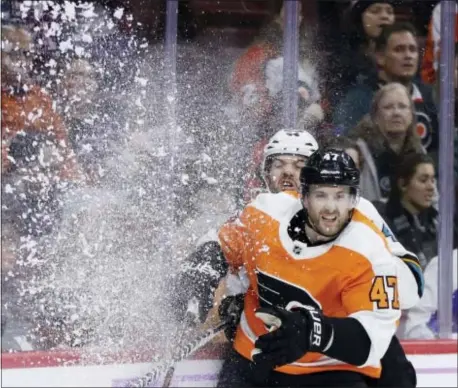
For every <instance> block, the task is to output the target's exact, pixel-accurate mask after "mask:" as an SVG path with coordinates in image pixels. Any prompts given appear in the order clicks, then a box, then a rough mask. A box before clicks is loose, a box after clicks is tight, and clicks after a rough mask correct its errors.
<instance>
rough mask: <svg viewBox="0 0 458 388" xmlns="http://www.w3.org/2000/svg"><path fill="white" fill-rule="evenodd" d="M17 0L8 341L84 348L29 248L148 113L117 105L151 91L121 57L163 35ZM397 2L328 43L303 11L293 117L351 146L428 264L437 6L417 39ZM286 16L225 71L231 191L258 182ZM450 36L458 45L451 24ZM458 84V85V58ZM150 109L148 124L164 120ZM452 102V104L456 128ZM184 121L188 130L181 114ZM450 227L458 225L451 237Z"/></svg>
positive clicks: (353, 18) (381, 203)
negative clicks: (237, 152) (236, 155)
mask: <svg viewBox="0 0 458 388" xmlns="http://www.w3.org/2000/svg"><path fill="white" fill-rule="evenodd" d="M20 3H21V2H15V1H2V36H1V40H2V78H1V82H2V91H1V93H2V96H1V109H2V112H1V126H2V217H1V220H2V221H1V222H2V245H1V246H2V295H3V296H2V303H3V306H2V307H3V308H2V351H8V350H30V349H32V348H38V349H50V348H55V347H73V346H82V345H84V340H81V338H84V336H81V335H79V336H77V337H75V336H74V335H73V334H74V333H72V330H73V329H72V325H71V323H72V320H73V318H72V316H70V317H69V316H65V317H63V316H62V314H61V313H60V312H59V311H49V309H47V308H46V307H43V305H42V304H41V302H40V299H39V298H40V297H42V296H40V295H39V293H38V294H37V293H35V292H33V290H32V291H31V290H30V287H31V286H30V285H31V284H33V282H32V281H31V279H34V278H36V277H40V276H45V274H44V273H43V272H47V271H52V268H51V267H52V266H49V268H48V267H46V266H45V267H43V266H40V263H41V262H42V261H43V258H42V257H40V254H39V253H36V252H35V251H34V249H35V246H36V245H37V244H39V243H38V242H39V241H40V242H42V241H46V238H47V236H49V235H51V234H52V233H53V232H55V231H56V230H59V225H60V220H61V216H62V212H63V207H64V203H65V200H66V198H67V197H66V196H67V195H68V193H69V192H71V190H72V189H73V188H74V187H80V186H84V187H87V186H91V187H97V186H98V185H100V184H101V182H103V181H104V180H106V179H107V176H106V174H107V171H108V170H109V169H110V163H112V162H113V157H114V155H116V152H117V151H116V150H118V148H122V147H124V146H125V141H126V140H125V139H126V133H129V131H133V127H135V126H141V125H144V122H143V121H141V117H130V116H129V117H127V116H126V115H123V114H121V112H123V111H125V110H126V109H133V108H132V106H135V109H140V110H141V109H143V107H142V101H136V100H132V101H126V99H127V97H126V94H125V91H126V90H128V89H130V88H132V85H133V84H135V83H140V84H142V78H141V77H139V73H138V71H137V70H138V69H136V68H135V66H134V67H132V66H128V65H127V66H120V63H122V62H120V61H119V59H120V57H121V58H129V57H130V56H138V55H140V56H141V55H143V54H142V53H143V51H145V50H146V47H148V48H149V47H151V46H154V45H155V44H157V42H156V41H155V40H154V39H153V38H151V37H150V38H149V39H148V34H147V33H146V32H145V31H144V25H145V24H144V23H143V24H142V23H141V21H140V19H141V17H140V16H139V15H141V12H139V10H138V9H132V10H129V9H128V8H125V9H123V8H117V7H113V6H111V7H110V4H107V5H103V4H104V3H103V2H102V3H100V6H97V7H96V8H94V6H91V7H88V8H86V9H84V8H81V9H80V10H79V12H80V13H82V14H83V16H84V14H85V13H86V15H85V16H84V17H83V18H82V19H81V15H79V16H78V15H76V16H75V15H73V14H72V12H73V11H71V9H75V8H74V7H73V8H71V7H70V8H69V6H67V7H64V6H62V7H61V8H60V9H59V11H55V9H53V7H51V6H50V7H49V8H48V7H46V6H43V5H42V6H41V8H40V7H38V8H37V7H30V8H27V9H26V8H24V6H21V4H20ZM30 3H33V2H30ZM42 3H47V2H42ZM396 6H397V2H396V1H376V0H374V1H356V2H355V1H354V2H351V3H350V2H348V4H347V8H348V9H347V13H348V15H347V17H348V18H350V20H349V23H348V26H349V28H348V29H347V30H346V31H342V32H341V34H340V35H339V36H340V39H339V42H338V43H336V42H332V41H323V39H322V37H320V34H319V33H318V31H317V29H316V28H315V27H314V26H310V25H308V24H307V23H305V22H304V21H302V18H301V21H302V23H301V26H300V31H301V33H300V44H299V59H300V63H299V66H298V67H299V73H298V94H297V98H298V122H297V124H296V127H297V128H299V129H305V130H307V131H309V132H311V133H312V134H313V135H314V136H315V137H316V138H317V140H318V142H319V143H320V146H324V145H330V144H332V145H335V146H338V147H341V148H344V149H345V150H346V151H347V152H348V153H349V154H350V155H351V156H352V157H353V158H354V159H355V162H356V163H357V165H358V166H359V168H360V170H361V178H362V179H361V195H362V196H363V197H365V198H367V199H369V200H371V201H372V202H373V203H374V204H375V205H376V207H377V209H378V210H379V212H380V213H381V215H382V216H383V217H384V218H385V220H386V222H387V223H388V224H389V226H390V228H391V229H392V231H393V232H394V234H395V236H396V238H397V239H398V240H399V241H400V242H401V243H402V244H403V245H404V246H405V247H406V248H407V249H408V250H410V251H412V252H414V253H415V254H417V255H418V257H419V260H420V263H421V264H422V266H423V268H424V269H425V268H427V267H428V264H429V263H430V261H431V260H432V259H433V258H435V257H436V256H437V254H438V245H437V231H438V210H437V209H438V208H437V199H438V187H437V182H438V181H437V177H438V174H439V173H440V171H438V168H437V166H438V164H437V161H438V143H439V142H438V136H439V128H438V112H439V111H440V108H441V107H440V101H439V99H438V96H439V79H440V74H439V68H438V58H439V55H440V52H439V50H438V45H439V42H440V38H441V37H440V23H439V22H440V10H439V6H436V7H435V8H434V9H431V20H430V24H429V26H428V36H427V37H426V44H425V45H423V44H422V43H421V42H423V40H424V39H423V40H422V39H419V38H420V37H419V36H418V34H417V32H416V29H415V28H414V27H413V26H412V25H411V24H409V23H408V22H405V21H403V22H399V21H397V20H396ZM303 7H306V2H305V3H303ZM457 7H458V6H457ZM150 11H151V10H150ZM153 11H154V10H153ZM129 12H132V14H131V13H129ZM186 12H187V11H186V9H185V10H184V11H183V10H182V12H181V16H182V20H184V22H183V21H182V22H180V24H179V27H180V34H181V35H183V36H182V38H183V39H184V43H183V44H184V45H190V44H192V40H193V39H195V31H194V30H193V29H192V23H190V22H189V19H187V18H186ZM306 12H307V10H306V9H305V10H304V9H301V14H304V13H306ZM183 13H184V14H185V16H183ZM89 14H91V15H93V16H87V15H89ZM62 15H66V17H63V16H62ZM132 15H133V16H132ZM457 15H458V8H457ZM181 16H180V17H181ZM188 16H189V15H188ZM283 16H284V15H283V13H282V8H281V2H279V5H278V6H277V7H276V8H275V9H274V10H273V17H272V18H271V20H269V22H268V23H266V24H265V25H264V26H263V27H262V29H261V30H260V31H259V34H258V36H257V37H256V38H255V39H254V40H253V42H250V43H249V45H247V47H246V49H244V50H243V51H242V52H241V53H240V55H239V56H238V57H235V58H233V60H232V62H231V63H230V68H231V72H230V74H229V75H228V77H227V79H220V82H219V83H220V84H221V85H222V87H223V88H225V89H226V93H227V95H228V96H230V98H229V99H228V100H227V107H228V109H227V111H226V112H225V114H226V116H225V117H226V118H225V120H226V121H227V123H228V124H227V126H229V127H230V128H232V129H231V130H232V131H236V132H237V137H235V138H236V139H237V142H243V144H244V145H245V147H246V150H245V151H244V152H243V155H242V156H241V160H242V161H243V163H246V164H247V166H246V168H245V169H244V170H243V172H239V175H240V177H239V180H238V181H237V182H238V184H239V185H240V186H241V187H240V188H239V189H238V190H235V193H236V194H235V195H236V196H237V198H236V200H237V201H240V202H243V201H247V200H249V199H250V196H252V194H253V192H255V191H256V190H257V189H262V187H261V186H262V183H261V181H260V179H259V168H260V154H261V150H262V149H263V146H264V144H265V143H266V141H267V140H268V138H269V137H270V136H272V135H273V134H274V133H275V132H276V131H277V130H279V129H280V128H281V122H282V103H283V95H282V84H283V79H282V69H283V58H282V47H283V30H284V21H283V20H284V18H283ZM78 17H79V18H80V19H78ZM143 17H146V16H145V15H143ZM100 20H103V23H101V22H100ZM158 20H159V18H158ZM138 23H140V24H138ZM156 24H157V25H156V27H155V28H157V29H160V28H163V26H161V23H160V22H157V23H156ZM329 28H334V27H333V26H329ZM183 31H184V32H183ZM455 35H456V36H455V41H456V42H458V29H457V33H456V34H455ZM223 49H224V48H223ZM142 50H143V51H142ZM152 52H153V54H154V50H153V51H152ZM455 52H456V53H457V55H458V51H457V50H455ZM324 53H326V55H325V54H324ZM149 54H150V55H152V54H151V52H150V53H149ZM145 55H146V54H145ZM324 59H325V62H323V60H324ZM323 63H324V64H323ZM178 76H179V75H178ZM145 82H146V81H145ZM145 84H146V83H145ZM145 84H144V85H145ZM144 85H143V86H144ZM454 85H455V90H456V89H457V88H458V57H457V60H456V62H455V80H454ZM148 87H149V86H148ZM197 87H198V85H189V88H197ZM134 90H136V89H135V88H134ZM138 90H139V94H141V89H138ZM455 93H456V92H455ZM131 96H132V94H130V95H129V99H130V98H131ZM160 97H161V98H162V95H159V94H158V95H157V98H158V99H159V98H160ZM201 98H202V99H204V100H205V99H206V96H205V95H201ZM148 102H149V103H150V104H151V105H154V104H155V102H154V101H152V100H151V98H148ZM210 105H211V102H210ZM184 106H186V105H185V104H184ZM145 109H146V110H148V108H145ZM152 109H154V108H152ZM156 109H158V110H160V109H161V108H156ZM184 109H185V108H184ZM148 112H149V114H148V120H149V121H148V122H149V123H150V124H151V122H155V120H156V118H155V115H154V114H151V111H150V110H149V111H148ZM210 112H211V110H210ZM457 114H458V109H456V108H455V126H457V125H458V121H457V119H456V117H457ZM200 120H201V121H199V122H200V123H201V124H200V126H199V131H198V132H199V133H197V134H195V136H196V137H197V143H199V142H200V141H202V142H203V143H205V141H208V139H207V138H208V137H210V138H211V136H210V135H209V134H207V133H206V131H211V130H214V128H212V126H211V124H209V125H208V128H206V125H205V123H206V122H207V123H208V122H211V117H210V118H208V117H207V121H205V120H204V119H202V117H201V118H200ZM202 123H203V124H202ZM231 125H232V127H231ZM182 126H183V131H184V132H185V133H187V131H188V132H190V133H193V129H188V128H186V120H183V123H182ZM215 136H216V137H217V136H218V135H215ZM455 153H456V154H457V156H458V137H457V136H455ZM457 161H458V158H457V157H455V163H458V162H457ZM226 168H227V169H229V168H230V166H226ZM454 168H455V180H456V176H457V174H458V167H457V166H456V165H455V166H454ZM207 183H208V182H207ZM455 187H456V186H455ZM194 189H195V188H193V190H194ZM455 192H458V191H457V190H456V189H455ZM454 219H455V220H457V219H458V217H457V216H456V211H455V217H454ZM455 224H456V221H455ZM457 239H458V228H454V240H455V242H454V248H456V241H458V240H457ZM49 243H51V242H49ZM31 252H32V253H31ZM31 256H33V260H30V257H31ZM25 263H27V265H26V264H25ZM38 268H39V270H38ZM28 287H29V288H28ZM24 290H27V291H24ZM32 310H33V311H32ZM37 317H38V318H37ZM37 322H38V323H37ZM16 329H17V332H16ZM455 330H456V328H455ZM4 332H5V333H7V332H10V333H11V335H9V336H6V335H5V336H4V335H3V334H4ZM80 334H81V333H80ZM86 334H87V336H90V330H89V329H88V332H87V333H86ZM31 338H33V339H31ZM75 338H78V340H75Z"/></svg>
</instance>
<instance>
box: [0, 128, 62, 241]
mask: <svg viewBox="0 0 458 388" xmlns="http://www.w3.org/2000/svg"><path fill="white" fill-rule="evenodd" d="M9 148H10V151H9V153H10V155H9V156H10V158H11V160H12V163H11V165H10V168H9V170H8V171H7V172H6V173H4V174H2V216H8V217H10V219H11V220H12V222H15V223H16V225H17V227H18V228H20V229H21V230H20V231H21V233H22V235H23V236H27V235H29V236H36V237H40V236H43V235H47V234H49V233H50V232H51V231H52V230H53V228H54V227H55V225H56V224H57V223H58V221H59V219H60V217H59V215H60V208H61V204H60V200H59V195H60V193H61V192H62V191H63V190H64V189H65V188H66V185H65V184H66V182H63V181H61V180H60V177H59V171H60V167H61V164H62V162H63V157H62V153H64V152H65V151H62V148H61V147H59V143H58V142H57V141H56V139H55V138H54V137H53V136H52V135H49V134H44V133H33V132H21V133H18V134H17V135H16V136H15V137H14V138H13V140H12V141H11V143H10V147H9Z"/></svg>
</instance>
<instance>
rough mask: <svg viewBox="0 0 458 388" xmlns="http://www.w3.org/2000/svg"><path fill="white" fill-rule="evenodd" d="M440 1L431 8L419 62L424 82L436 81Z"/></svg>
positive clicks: (457, 13)
mask: <svg viewBox="0 0 458 388" xmlns="http://www.w3.org/2000/svg"><path fill="white" fill-rule="evenodd" d="M441 8H442V5H441V2H438V3H437V4H436V6H435V7H434V9H433V14H432V16H431V19H430V21H429V24H428V35H427V38H426V45H425V54H424V56H423V62H422V64H421V79H422V81H423V82H424V83H425V84H430V85H433V84H434V83H435V82H436V81H438V77H437V71H438V69H439V54H440V41H441ZM455 18H456V25H455V37H454V38H455V43H456V42H458V4H456V6H455Z"/></svg>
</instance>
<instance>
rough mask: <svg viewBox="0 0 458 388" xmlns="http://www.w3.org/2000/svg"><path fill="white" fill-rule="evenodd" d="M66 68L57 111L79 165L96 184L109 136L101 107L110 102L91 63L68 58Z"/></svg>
mask: <svg viewBox="0 0 458 388" xmlns="http://www.w3.org/2000/svg"><path fill="white" fill-rule="evenodd" d="M64 66H65V67H64V69H63V71H62V79H61V82H60V83H59V84H58V87H57V93H56V101H57V108H58V111H59V113H60V114H61V116H62V118H63V120H64V122H65V126H66V128H67V130H68V137H69V141H70V145H71V146H72V149H73V150H74V152H75V154H76V157H77V160H78V164H79V165H81V168H82V169H83V170H84V173H85V175H87V176H88V179H89V180H91V181H92V182H94V181H97V176H98V173H97V171H98V167H99V162H100V160H101V159H102V156H101V153H102V150H103V149H104V148H105V147H104V146H105V142H106V137H107V133H106V131H105V130H104V129H105V128H106V126H103V125H101V121H102V120H103V119H104V118H105V117H104V112H103V111H102V109H101V106H102V104H104V102H105V101H106V99H105V98H103V97H101V96H100V95H98V94H97V92H98V86H99V85H98V83H99V78H98V76H97V74H96V69H95V67H94V66H93V65H92V64H91V63H90V62H89V61H88V60H86V59H83V58H78V57H72V58H68V60H66V61H65V64H64ZM110 119H111V120H113V119H114V118H113V117H110ZM112 126H114V124H113V125H112Z"/></svg>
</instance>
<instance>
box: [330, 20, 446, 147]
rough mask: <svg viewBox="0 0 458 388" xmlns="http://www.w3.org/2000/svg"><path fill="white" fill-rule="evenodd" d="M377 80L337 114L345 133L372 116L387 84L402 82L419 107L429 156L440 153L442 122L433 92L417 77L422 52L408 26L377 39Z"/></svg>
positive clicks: (356, 90) (351, 96)
mask: <svg viewBox="0 0 458 388" xmlns="http://www.w3.org/2000/svg"><path fill="white" fill-rule="evenodd" d="M375 49H376V59H377V65H378V72H377V77H369V78H367V79H366V80H365V81H364V82H362V83H361V84H359V85H357V86H355V87H354V88H352V89H350V90H349V91H348V93H347V94H346V96H345V97H344V98H343V100H342V101H341V102H340V104H339V105H338V106H337V108H336V110H335V112H334V118H333V121H334V124H335V125H336V126H338V127H340V128H341V129H342V130H343V131H344V132H346V131H348V130H350V129H351V128H352V127H353V126H355V125H356V124H357V123H358V122H359V120H360V119H361V118H362V117H363V116H364V115H365V114H367V113H369V111H370V108H371V103H372V98H373V96H374V94H375V92H376V91H377V90H378V89H379V88H380V87H381V86H383V85H384V84H386V83H389V82H399V83H401V84H403V85H404V86H405V87H406V88H407V89H408V90H409V92H410V94H411V96H412V100H413V102H414V105H415V111H416V116H417V117H416V119H417V131H418V134H419V135H420V137H421V139H422V144H423V146H424V147H425V148H426V150H427V151H428V152H435V151H437V147H438V118H437V110H436V106H435V104H434V101H433V94H432V89H431V88H430V87H429V86H427V85H424V84H423V83H422V82H421V81H418V80H417V79H416V78H415V77H416V74H417V70H418V61H419V48H418V42H417V39H416V32H415V29H414V28H413V27H412V26H411V25H410V24H408V23H395V24H393V25H392V26H387V27H385V28H384V30H383V31H382V34H381V35H380V36H379V38H377V39H376V47H375Z"/></svg>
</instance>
